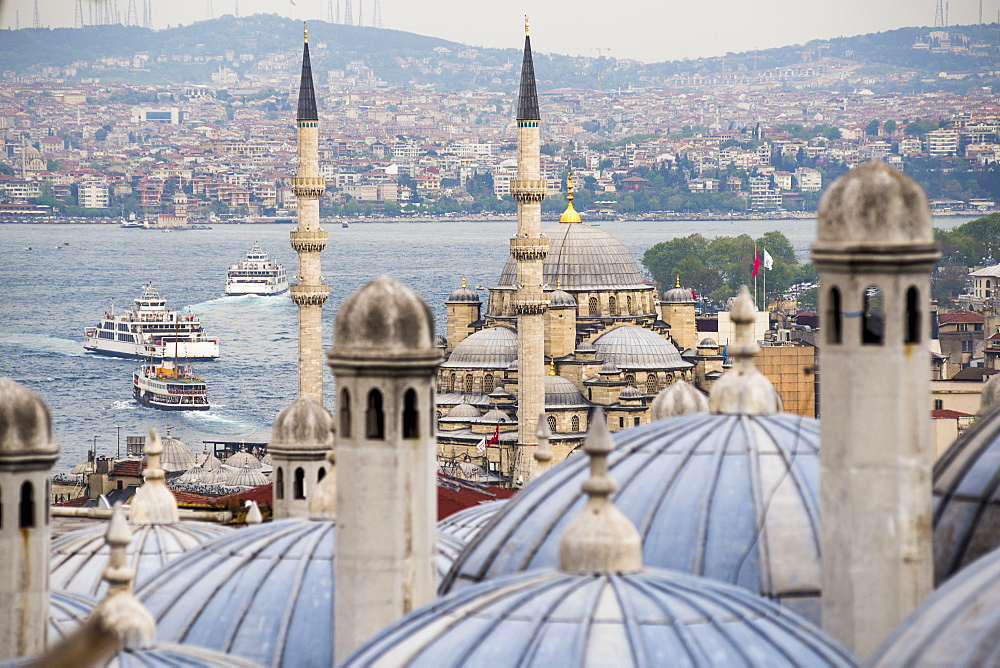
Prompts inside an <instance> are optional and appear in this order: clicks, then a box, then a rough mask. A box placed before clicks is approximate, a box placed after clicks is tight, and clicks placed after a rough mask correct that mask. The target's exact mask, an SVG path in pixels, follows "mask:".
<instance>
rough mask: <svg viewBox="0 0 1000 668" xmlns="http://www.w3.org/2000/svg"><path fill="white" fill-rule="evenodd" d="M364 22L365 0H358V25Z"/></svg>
mask: <svg viewBox="0 0 1000 668" xmlns="http://www.w3.org/2000/svg"><path fill="white" fill-rule="evenodd" d="M364 24H365V0H358V25H359V26H363V25H364Z"/></svg>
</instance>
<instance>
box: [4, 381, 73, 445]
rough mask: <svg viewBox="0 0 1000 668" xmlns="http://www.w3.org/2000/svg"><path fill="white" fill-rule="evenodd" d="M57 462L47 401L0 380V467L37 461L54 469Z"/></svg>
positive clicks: (11, 383) (22, 388)
mask: <svg viewBox="0 0 1000 668" xmlns="http://www.w3.org/2000/svg"><path fill="white" fill-rule="evenodd" d="M58 458H59V446H58V445H56V444H55V443H53V442H52V418H51V416H50V415H49V407H48V406H46V404H45V401H44V400H42V398H41V397H40V396H38V394H36V393H35V392H33V391H31V390H29V389H28V388H26V387H25V386H24V385H21V384H20V383H17V382H15V381H13V380H11V379H10V378H0V464H5V463H7V462H10V463H12V464H15V465H18V464H23V463H24V462H27V461H37V462H38V463H40V464H42V465H45V464H48V465H51V464H52V463H54V462H55V461H56V460H57V459H58Z"/></svg>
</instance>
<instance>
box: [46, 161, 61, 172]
mask: <svg viewBox="0 0 1000 668" xmlns="http://www.w3.org/2000/svg"><path fill="white" fill-rule="evenodd" d="M60 168H61V165H60V164H59V161H58V160H53V159H52V158H49V159H48V160H46V161H45V169H46V170H48V171H50V172H58V171H59V169H60Z"/></svg>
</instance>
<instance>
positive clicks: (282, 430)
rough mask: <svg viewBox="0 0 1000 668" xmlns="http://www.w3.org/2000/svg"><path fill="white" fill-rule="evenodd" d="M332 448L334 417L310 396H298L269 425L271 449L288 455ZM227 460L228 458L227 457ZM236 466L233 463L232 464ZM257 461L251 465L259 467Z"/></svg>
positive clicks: (260, 464) (324, 450) (227, 461)
mask: <svg viewBox="0 0 1000 668" xmlns="http://www.w3.org/2000/svg"><path fill="white" fill-rule="evenodd" d="M332 447H333V416H332V415H330V411H328V410H327V409H326V408H325V407H324V406H323V405H321V404H320V403H318V402H315V401H313V400H312V399H310V398H309V397H299V398H298V399H296V400H295V401H293V402H292V403H290V404H288V405H287V406H285V407H284V408H282V409H281V411H280V412H279V413H278V417H276V418H275V419H274V424H273V425H272V427H271V451H272V452H276V453H281V454H283V455H285V456H286V457H287V456H289V455H292V456H296V455H301V454H302V453H304V452H316V451H318V452H324V453H325V452H328V451H329V450H330V448H332ZM226 463H229V460H226ZM231 465H232V466H235V464H231ZM261 466H262V463H260V462H257V465H256V466H255V467H254V468H260V467H261Z"/></svg>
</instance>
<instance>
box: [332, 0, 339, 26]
mask: <svg viewBox="0 0 1000 668" xmlns="http://www.w3.org/2000/svg"><path fill="white" fill-rule="evenodd" d="M333 22H334V23H340V0H337V13H336V14H334V15H333Z"/></svg>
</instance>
